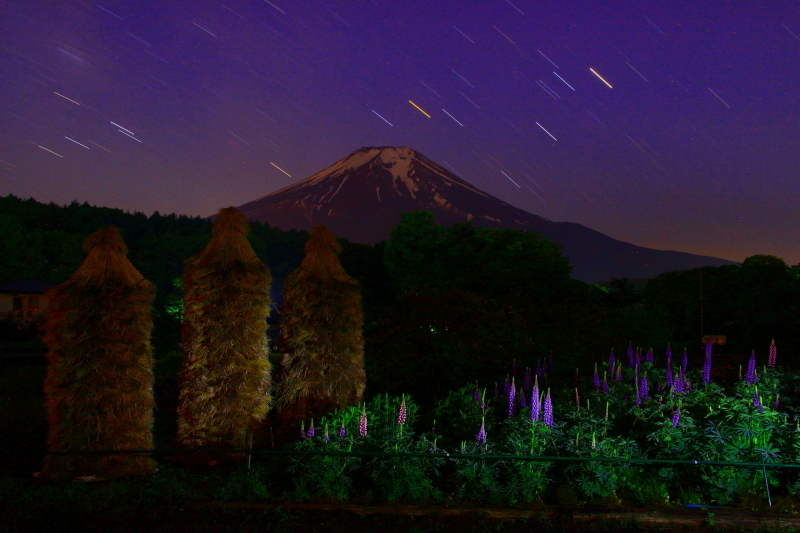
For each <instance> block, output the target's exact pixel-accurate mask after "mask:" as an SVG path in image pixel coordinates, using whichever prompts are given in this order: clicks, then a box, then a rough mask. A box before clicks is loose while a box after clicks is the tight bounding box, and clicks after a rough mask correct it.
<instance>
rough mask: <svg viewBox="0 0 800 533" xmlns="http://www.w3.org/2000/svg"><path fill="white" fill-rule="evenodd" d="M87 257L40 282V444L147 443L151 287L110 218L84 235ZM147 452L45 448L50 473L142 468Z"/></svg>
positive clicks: (125, 472) (127, 472) (114, 446)
mask: <svg viewBox="0 0 800 533" xmlns="http://www.w3.org/2000/svg"><path fill="white" fill-rule="evenodd" d="M83 249H84V251H85V252H86V258H85V259H84V261H83V263H82V264H81V266H80V267H79V268H78V270H76V271H75V273H74V274H73V275H72V277H71V278H69V279H68V280H67V281H65V282H64V283H62V284H61V285H57V286H56V287H53V288H52V289H50V290H48V291H47V292H46V293H45V294H46V296H47V297H48V298H49V299H50V307H49V309H48V317H47V321H46V322H45V342H46V343H47V348H48V352H47V359H48V363H49V364H48V368H47V378H46V379H45V383H44V390H45V393H46V395H47V410H48V420H49V428H48V435H47V441H48V448H49V450H50V451H52V452H62V451H78V450H81V451H83V450H85V451H91V450H130V449H139V450H142V449H151V448H152V447H153V431H152V428H153V406H154V402H153V371H152V367H153V358H152V347H151V345H150V332H151V329H152V318H151V305H152V301H153V296H154V295H155V287H154V286H153V285H152V284H151V283H150V282H149V281H147V280H146V279H144V277H142V275H141V274H140V273H139V271H137V270H136V268H134V266H133V265H132V264H131V263H130V261H128V258H127V257H126V254H127V252H128V247H127V246H126V245H125V242H124V241H123V240H122V237H121V236H120V233H119V230H118V229H117V228H115V227H113V226H112V227H108V228H106V229H101V230H98V231H96V232H94V233H93V234H92V235H90V236H89V237H87V238H86V239H85V240H84V241H83ZM154 468H155V462H154V461H153V460H152V459H150V458H149V457H148V456H145V455H48V456H46V457H45V461H44V466H43V470H42V474H43V475H44V476H47V477H51V478H55V479H69V478H74V477H79V476H80V477H82V476H98V477H103V478H109V477H118V476H131V475H143V474H150V473H152V472H153V471H154Z"/></svg>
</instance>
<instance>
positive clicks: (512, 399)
mask: <svg viewBox="0 0 800 533" xmlns="http://www.w3.org/2000/svg"><path fill="white" fill-rule="evenodd" d="M506 398H507V399H508V418H513V417H514V413H515V412H516V410H517V402H516V400H517V386H516V385H515V384H514V378H511V384H510V385H509V387H508V393H507V395H506Z"/></svg>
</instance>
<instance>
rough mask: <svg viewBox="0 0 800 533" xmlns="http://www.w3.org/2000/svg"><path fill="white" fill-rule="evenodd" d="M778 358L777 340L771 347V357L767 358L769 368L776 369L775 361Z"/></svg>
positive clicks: (773, 341) (773, 340)
mask: <svg viewBox="0 0 800 533" xmlns="http://www.w3.org/2000/svg"><path fill="white" fill-rule="evenodd" d="M777 358H778V347H777V346H775V339H772V343H770V345H769V357H768V358H767V366H768V367H770V368H775V360H776V359H777Z"/></svg>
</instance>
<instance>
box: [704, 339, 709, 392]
mask: <svg viewBox="0 0 800 533" xmlns="http://www.w3.org/2000/svg"><path fill="white" fill-rule="evenodd" d="M703 383H711V344H706V358H705V359H704V360H703Z"/></svg>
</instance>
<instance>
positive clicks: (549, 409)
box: [543, 389, 553, 428]
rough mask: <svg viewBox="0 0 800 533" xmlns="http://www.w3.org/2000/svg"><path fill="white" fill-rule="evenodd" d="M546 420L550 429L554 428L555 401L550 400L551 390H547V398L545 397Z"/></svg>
mask: <svg viewBox="0 0 800 533" xmlns="http://www.w3.org/2000/svg"><path fill="white" fill-rule="evenodd" d="M543 410H544V420H543V422H544V423H545V425H546V426H547V427H549V428H552V427H553V401H552V400H551V399H550V389H547V396H545V397H544V409H543Z"/></svg>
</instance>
